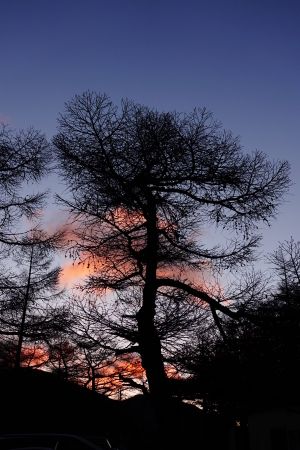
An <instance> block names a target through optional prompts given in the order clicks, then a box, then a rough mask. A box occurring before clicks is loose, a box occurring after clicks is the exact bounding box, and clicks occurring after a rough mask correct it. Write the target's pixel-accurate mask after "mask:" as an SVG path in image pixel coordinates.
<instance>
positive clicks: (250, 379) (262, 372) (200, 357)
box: [177, 239, 300, 420]
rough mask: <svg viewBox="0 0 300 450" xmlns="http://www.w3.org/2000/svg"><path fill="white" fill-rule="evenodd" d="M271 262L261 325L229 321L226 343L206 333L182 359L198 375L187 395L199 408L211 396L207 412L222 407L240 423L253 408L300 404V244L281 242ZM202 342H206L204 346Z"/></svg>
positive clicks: (261, 299) (255, 307)
mask: <svg viewBox="0 0 300 450" xmlns="http://www.w3.org/2000/svg"><path fill="white" fill-rule="evenodd" d="M266 259H267V261H268V262H269V263H270V264H271V278H270V280H269V284H268V288H267V289H263V291H262V292H261V295H256V296H255V297H254V298H253V302H252V311H253V314H255V315H256V316H257V317H259V320H260V322H257V323H258V324H253V323H251V322H249V321H247V320H245V319H243V318H241V319H240V320H239V321H233V320H232V319H230V318H224V319H223V330H224V336H225V338H224V336H221V335H219V336H216V338H215V339H207V337H208V336H207V333H205V332H203V333H202V334H200V335H199V340H198V343H197V341H196V342H193V343H192V345H191V346H190V347H189V348H187V349H186V352H185V353H181V354H180V355H177V357H178V358H179V361H180V364H181V365H182V371H184V370H186V371H189V372H190V374H193V377H191V378H190V379H189V380H188V382H186V383H183V387H182V388H183V389H185V390H186V395H190V396H191V397H194V398H196V399H199V400H200V403H201V402H202V399H203V398H204V397H205V396H206V403H207V409H208V410H210V411H213V410H214V409H216V408H217V409H218V411H219V412H221V413H223V414H224V415H226V416H231V417H232V419H235V420H236V419H237V418H238V417H239V416H240V415H243V414H244V415H246V414H247V413H248V412H249V411H251V409H252V408H259V407H264V408H269V407H272V406H278V405H282V406H289V405H290V406H292V405H294V406H295V405H298V404H299V401H300V389H299V377H300V370H299V368H300V333H299V331H300V290H299V281H300V278H299V275H300V270H299V269H300V243H299V242H295V241H294V240H293V239H291V240H290V241H285V242H283V243H280V245H279V248H278V249H277V250H276V251H275V252H273V253H271V254H269V255H267V258H266ZM200 339H206V342H205V345H204V346H201V345H200ZM197 344H198V345H197Z"/></svg>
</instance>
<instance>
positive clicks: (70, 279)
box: [61, 261, 90, 287]
mask: <svg viewBox="0 0 300 450" xmlns="http://www.w3.org/2000/svg"><path fill="white" fill-rule="evenodd" d="M89 273H90V269H89V268H88V266H87V264H82V263H81V264H80V263H78V262H77V261H75V262H74V263H72V262H71V261H67V262H66V263H65V264H62V277H61V283H62V284H64V285H66V284H67V287H72V286H74V285H75V284H79V283H80V282H82V281H83V279H84V278H85V277H86V276H87V275H89Z"/></svg>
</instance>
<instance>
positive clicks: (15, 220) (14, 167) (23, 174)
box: [0, 124, 51, 251]
mask: <svg viewBox="0 0 300 450" xmlns="http://www.w3.org/2000/svg"><path fill="white" fill-rule="evenodd" d="M0 125H1V124H0ZM50 161H51V152H50V151H49V144H48V142H47V140H46V137H45V135H43V134H41V133H40V132H39V131H37V130H34V129H33V128H29V129H28V130H26V131H24V130H21V131H19V132H16V131H14V130H12V129H10V128H8V126H5V125H3V124H2V129H0V245H1V247H0V250H2V251H3V250H4V249H6V248H7V245H12V244H16V243H17V242H19V241H20V239H21V237H22V235H20V234H19V233H17V231H16V229H17V228H16V227H17V226H19V225H20V220H21V219H22V218H27V219H30V220H32V219H34V218H37V217H38V216H39V213H40V211H41V208H42V207H43V206H44V204H45V199H46V197H47V192H44V193H40V192H38V193H36V194H35V193H32V194H31V193H29V190H28V194H27V195H24V185H25V184H27V185H30V184H33V183H35V182H38V181H40V180H41V178H42V177H43V176H44V175H46V174H47V173H48V171H49V163H50ZM3 246H4V247H3Z"/></svg>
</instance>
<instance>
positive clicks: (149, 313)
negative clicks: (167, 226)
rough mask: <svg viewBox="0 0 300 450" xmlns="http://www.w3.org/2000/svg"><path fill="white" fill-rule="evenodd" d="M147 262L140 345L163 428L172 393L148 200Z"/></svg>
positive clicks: (155, 237) (152, 211) (151, 208)
mask: <svg viewBox="0 0 300 450" xmlns="http://www.w3.org/2000/svg"><path fill="white" fill-rule="evenodd" d="M147 213H148V214H147V261H146V264H147V266H146V276H145V285H144V290H143V305H142V307H141V309H140V311H139V312H138V313H137V322H138V329H139V347H140V355H141V358H142V366H143V368H144V369H145V371H146V375H147V380H148V383H149V389H150V397H151V400H152V404H153V408H154V411H155V414H156V418H157V421H158V425H159V428H160V430H161V431H163V430H164V429H165V428H166V421H168V418H169V414H168V412H169V409H170V408H169V403H170V402H169V400H170V394H169V392H168V389H167V377H166V373H165V370H164V364H163V359H162V354H161V343H160V339H159V336H158V333H157V330H156V328H155V325H154V316H155V301H156V291H157V287H156V270H157V249H158V230H157V218H156V208H155V203H154V202H153V203H152V204H151V201H149V202H148V211H147Z"/></svg>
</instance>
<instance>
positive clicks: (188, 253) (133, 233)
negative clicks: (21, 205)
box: [53, 92, 290, 410]
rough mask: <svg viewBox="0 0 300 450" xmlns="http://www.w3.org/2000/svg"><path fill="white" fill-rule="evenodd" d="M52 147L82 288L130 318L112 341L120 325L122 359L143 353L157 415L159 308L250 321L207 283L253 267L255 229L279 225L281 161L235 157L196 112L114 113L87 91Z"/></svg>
mask: <svg viewBox="0 0 300 450" xmlns="http://www.w3.org/2000/svg"><path fill="white" fill-rule="evenodd" d="M53 146H54V148H55V151H56V154H57V158H58V170H59V171H60V174H61V176H62V177H63V179H64V180H65V182H66V183H67V186H68V189H69V194H70V196H69V197H68V198H67V199H62V198H60V197H58V200H59V201H60V202H61V203H62V204H64V205H65V206H66V207H67V208H68V210H69V212H70V214H71V217H72V220H73V221H74V227H75V235H76V236H77V239H74V241H73V247H72V249H73V250H74V256H75V257H76V256H79V257H80V258H81V261H85V262H86V264H89V266H90V268H91V273H90V276H89V277H88V279H87V282H86V284H85V285H84V286H83V289H84V290H85V291H86V292H94V293H97V295H101V294H103V293H104V292H106V291H107V290H112V291H113V292H114V300H115V309H117V308H118V307H120V305H123V306H121V308H122V307H123V309H127V308H128V310H130V316H131V317H130V318H129V319H131V320H135V321H136V330H137V331H135V332H134V333H132V328H130V329H129V330H128V333H127V332H126V319H127V318H128V317H127V316H126V314H123V318H124V322H123V324H122V323H121V324H120V323H119V324H118V326H117V327H116V330H117V331H116V335H118V334H119V330H120V327H122V325H124V328H123V333H122V339H124V340H125V341H124V348H125V347H126V341H127V343H128V349H127V351H129V349H131V351H132V352H138V353H139V354H140V355H141V359H142V366H143V367H144V369H145V371H146V374H147V379H148V383H149V388H150V393H151V397H152V399H153V401H154V403H155V405H156V406H157V408H158V410H160V405H161V404H162V402H164V400H166V399H168V398H169V396H170V393H169V392H168V386H167V384H166V371H165V366H164V363H163V358H162V350H161V340H160V336H159V332H158V325H157V322H156V307H157V304H158V303H159V302H163V301H164V299H165V298H168V299H170V298H172V297H174V298H176V297H178V295H180V296H181V299H182V300H184V301H186V302H187V303H197V302H198V303H200V304H201V306H202V307H203V308H204V309H206V310H207V309H210V310H211V312H212V314H213V317H214V320H215V321H216V322H217V323H218V322H219V316H218V315H220V314H222V315H223V314H224V315H227V316H228V317H231V318H233V319H237V318H240V317H245V316H247V317H251V313H250V312H247V310H245V308H244V307H243V306H242V305H241V303H242V297H241V296H240V297H239V296H238V295H237V294H236V296H235V300H236V301H231V303H230V305H229V304H228V303H226V302H228V298H229V297H226V293H223V292H222V290H221V289H211V290H209V289H208V287H207V286H205V282H204V280H205V278H207V277H208V278H210V279H211V277H212V276H213V275H214V274H218V273H222V271H225V270H229V271H234V270H237V269H240V268H241V267H242V266H243V265H245V264H247V263H251V262H252V261H253V257H254V255H255V250H256V248H257V246H258V245H259V242H260V236H259V235H258V234H257V224H258V223H259V222H261V221H265V222H268V220H269V219H270V218H274V217H275V216H276V212H277V210H278V207H279V205H280V204H281V203H282V201H283V195H284V194H285V193H286V192H287V190H288V187H289V184H290V182H289V164H288V163H287V162H285V161H283V162H274V163H272V162H270V161H268V160H267V158H266V156H265V155H264V154H263V153H262V152H259V151H256V152H253V154H252V155H244V154H243V153H242V149H241V146H240V143H239V139H238V138H234V137H233V136H232V134H231V133H230V132H227V131H222V130H221V124H219V123H217V122H214V121H213V120H212V115H211V113H209V112H207V111H206V110H205V109H203V110H194V111H193V112H192V113H190V114H179V113H177V112H168V113H164V112H162V113H159V112H158V111H155V110H151V109H149V108H147V107H145V106H141V105H139V104H135V103H134V102H130V101H128V100H126V101H123V102H122V111H121V113H120V114H118V113H117V108H116V107H115V106H114V105H113V104H112V103H111V101H110V100H109V98H108V97H107V96H106V95H97V94H92V93H90V92H87V93H85V94H83V95H82V96H76V97H75V99H74V100H71V101H70V102H69V103H68V104H66V111H65V113H64V114H63V115H62V116H61V117H60V119H59V132H58V134H57V135H56V136H55V137H54V139H53ZM212 225H214V226H216V227H217V228H218V229H219V228H220V229H222V230H224V233H226V230H228V232H229V233H230V234H229V238H228V239H227V242H226V244H225V245H221V244H220V245H216V246H213V247H211V248H209V247H207V246H206V245H205V244H204V239H203V230H204V229H205V228H207V227H210V226H212ZM221 242H222V241H221ZM201 274H204V275H203V276H201ZM213 284H214V283H213ZM215 284H217V283H215ZM178 293H179V294H178ZM111 326H112V327H114V321H113V317H112V318H111ZM219 327H220V328H221V324H220V323H219ZM174 342H176V337H175V336H174Z"/></svg>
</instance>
